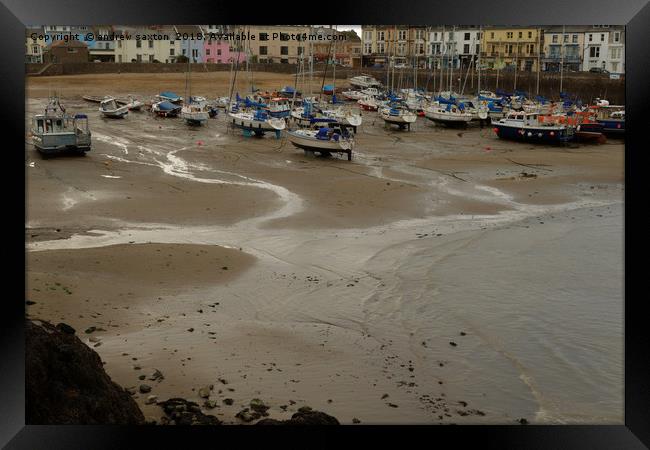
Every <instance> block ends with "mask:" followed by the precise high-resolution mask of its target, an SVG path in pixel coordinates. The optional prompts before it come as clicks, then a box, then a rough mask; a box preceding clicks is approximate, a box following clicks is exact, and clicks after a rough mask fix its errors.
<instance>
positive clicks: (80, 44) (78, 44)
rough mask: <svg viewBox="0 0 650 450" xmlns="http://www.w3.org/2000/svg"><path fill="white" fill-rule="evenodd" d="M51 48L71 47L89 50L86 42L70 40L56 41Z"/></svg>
mask: <svg viewBox="0 0 650 450" xmlns="http://www.w3.org/2000/svg"><path fill="white" fill-rule="evenodd" d="M50 47H70V48H81V47H83V48H88V46H87V45H86V43H85V42H83V41H77V40H70V41H54V42H52V44H50Z"/></svg>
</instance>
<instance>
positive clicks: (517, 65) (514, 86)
mask: <svg viewBox="0 0 650 450" xmlns="http://www.w3.org/2000/svg"><path fill="white" fill-rule="evenodd" d="M517 69H519V42H517V48H516V49H515V83H514V85H513V87H512V90H513V91H516V90H517ZM513 93H514V92H513Z"/></svg>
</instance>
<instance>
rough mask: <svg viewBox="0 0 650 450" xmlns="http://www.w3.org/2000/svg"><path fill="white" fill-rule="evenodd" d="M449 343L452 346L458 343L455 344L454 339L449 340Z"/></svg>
mask: <svg viewBox="0 0 650 450" xmlns="http://www.w3.org/2000/svg"><path fill="white" fill-rule="evenodd" d="M449 345H451V346H452V347H456V346H457V345H458V344H456V343H455V342H454V341H449Z"/></svg>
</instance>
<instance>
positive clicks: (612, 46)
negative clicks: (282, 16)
mask: <svg viewBox="0 0 650 450" xmlns="http://www.w3.org/2000/svg"><path fill="white" fill-rule="evenodd" d="M229 33H234V34H236V35H247V36H251V35H252V36H255V39H246V40H241V39H240V40H237V39H227V38H223V36H225V35H228V34H229ZM361 34H362V36H361V37H359V36H357V35H356V33H354V32H351V31H343V32H341V31H338V30H336V29H335V28H332V27H322V26H309V25H230V26H227V25H191V26H189V25H172V26H148V27H127V26H108V25H106V26H93V27H89V26H60V25H57V26H44V27H30V28H28V29H27V36H26V61H27V62H70V61H75V62H82V61H83V62H86V61H99V62H103V61H111V62H160V63H172V62H178V61H186V58H187V59H188V60H189V61H191V62H195V63H232V62H240V63H241V62H244V61H250V62H260V63H288V64H295V63H297V62H299V61H301V60H303V61H304V60H305V58H306V57H310V58H312V59H313V61H315V62H319V61H324V60H327V59H329V60H334V61H336V62H337V63H340V64H343V65H346V66H351V67H359V66H383V65H385V64H403V65H408V66H412V65H414V64H417V65H418V66H419V67H427V68H439V67H454V68H459V67H469V66H470V65H473V67H478V66H479V65H480V66H481V67H483V68H486V69H502V70H508V69H514V68H515V67H516V68H517V69H518V70H523V71H537V70H538V68H539V69H540V70H543V71H559V70H560V66H562V68H563V70H568V71H589V70H593V69H596V70H602V69H604V70H607V71H609V72H611V73H619V74H622V73H625V28H624V27H623V26H608V25H593V26H555V27H548V26H545V27H541V26H538V27H536V26H530V27H514V26H510V27H496V26H492V27H479V26H440V27H427V26H406V25H372V26H362V32H361ZM69 35H75V36H78V37H80V39H79V40H67V41H66V40H65V39H64V38H65V36H69ZM34 36H37V38H36V39H34ZM41 36H47V37H48V39H40V38H38V37H41ZM89 36H90V37H89ZM116 36H117V37H121V38H122V39H119V38H115V37H116ZM139 36H145V37H148V38H147V39H136V38H135V37H139ZM198 36H201V37H208V39H198V38H197V37H198ZM277 36H280V38H277ZM283 36H285V37H288V38H286V39H283V38H282V37H283ZM292 36H308V39H296V38H292ZM98 37H106V39H99V38H98ZM124 37H127V38H128V37H131V39H123V38H124ZM209 37H215V38H214V39H210V38H209ZM217 37H219V38H217Z"/></svg>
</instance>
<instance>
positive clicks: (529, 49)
mask: <svg viewBox="0 0 650 450" xmlns="http://www.w3.org/2000/svg"><path fill="white" fill-rule="evenodd" d="M542 45H543V38H542V30H541V29H540V28H519V27H511V28H486V29H484V31H483V36H482V38H481V63H482V64H484V65H487V66H488V67H489V68H493V69H505V68H506V67H512V68H513V69H514V68H515V67H516V68H517V69H518V70H525V71H536V70H537V67H538V64H539V57H540V54H539V52H540V48H541V46H542Z"/></svg>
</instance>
